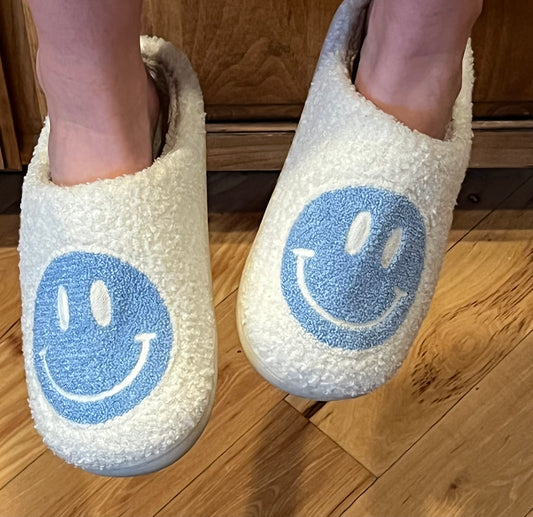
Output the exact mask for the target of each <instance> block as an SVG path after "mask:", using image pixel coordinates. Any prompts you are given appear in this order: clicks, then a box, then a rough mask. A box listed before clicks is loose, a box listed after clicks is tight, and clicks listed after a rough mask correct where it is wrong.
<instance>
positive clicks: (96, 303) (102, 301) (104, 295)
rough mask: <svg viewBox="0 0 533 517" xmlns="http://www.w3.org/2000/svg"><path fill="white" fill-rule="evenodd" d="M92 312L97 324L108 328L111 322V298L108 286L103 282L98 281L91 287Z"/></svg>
mask: <svg viewBox="0 0 533 517" xmlns="http://www.w3.org/2000/svg"><path fill="white" fill-rule="evenodd" d="M90 300H91V311H92V313H93V316H94V319H95V320H96V323H98V325H100V326H101V327H107V326H108V325H109V323H110V322H111V297H110V296H109V292H108V290H107V287H106V285H105V284H104V282H102V281H101V280H96V281H95V282H93V283H92V285H91V294H90Z"/></svg>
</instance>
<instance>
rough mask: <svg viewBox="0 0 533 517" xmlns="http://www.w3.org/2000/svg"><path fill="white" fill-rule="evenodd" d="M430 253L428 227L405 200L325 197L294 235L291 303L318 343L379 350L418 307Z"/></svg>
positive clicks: (352, 193) (289, 248) (367, 192)
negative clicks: (418, 297)
mask: <svg viewBox="0 0 533 517" xmlns="http://www.w3.org/2000/svg"><path fill="white" fill-rule="evenodd" d="M425 246H426V230H425V225H424V221H423V219H422V217H421V215H420V212H419V211H418V209H417V207H416V206H415V205H414V204H413V203H412V202H411V201H409V200H408V199H407V198H406V197H405V196H402V195H400V194H397V193H396V192H392V191H388V190H384V189H377V188H373V187H347V188H343V189H339V190H333V191H329V192H325V193H323V194H322V195H320V196H319V197H317V198H315V199H314V200H312V201H311V202H310V203H309V204H308V205H306V206H305V207H304V208H303V210H302V211H301V212H300V214H299V215H298V217H297V218H296V220H295V222H294V224H293V226H292V228H291V230H290V232H289V235H288V238H287V242H286V243H285V249H284V251H283V257H282V262H281V278H280V280H281V291H282V294H283V297H284V299H285V301H286V302H287V305H288V308H289V309H290V312H291V314H292V316H293V317H294V318H295V319H296V320H297V322H298V323H299V324H300V325H301V327H302V328H303V329H304V330H305V331H307V332H308V333H310V334H311V335H312V336H314V337H315V338H316V339H317V340H318V341H320V342H322V343H324V344H327V345H329V346H332V347H338V348H344V349H347V350H364V349H368V348H371V347H375V346H378V345H380V344H382V343H383V342H385V341H386V340H387V339H388V338H390V337H391V336H392V335H393V334H394V333H395V332H396V331H397V330H398V328H399V327H400V326H401V324H402V323H403V321H404V320H405V318H406V316H407V314H408V312H409V309H410V307H411V306H412V304H413V302H414V299H415V295H416V292H417V290H418V285H419V282H420V278H421V275H422V270H423V268H424V258H425Z"/></svg>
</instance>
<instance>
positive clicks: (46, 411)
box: [19, 37, 216, 476]
mask: <svg viewBox="0 0 533 517" xmlns="http://www.w3.org/2000/svg"><path fill="white" fill-rule="evenodd" d="M141 48H142V54H143V59H144V61H145V64H146V66H147V68H148V69H149V70H150V71H151V73H152V74H153V75H154V76H155V78H156V80H157V82H158V86H159V87H160V88H162V89H163V90H165V91H166V93H167V94H168V99H169V120H168V130H167V133H166V135H165V146H164V148H163V151H162V154H161V156H160V157H159V158H157V159H156V160H155V162H154V163H153V165H152V166H151V167H149V168H147V169H145V170H142V171H140V172H138V173H136V174H133V175H127V176H122V177H119V178H116V179H111V180H103V181H97V182H94V183H90V184H85V185H77V186H73V187H60V186H56V185H54V184H53V183H52V182H51V181H50V177H49V163H48V150H47V149H48V135H49V122H48V120H47V121H46V122H45V127H44V129H43V131H42V133H41V136H40V139H39V142H38V144H37V147H36V148H35V151H34V156H33V159H32V161H31V164H30V166H29V169H28V173H27V175H26V178H25V182H24V190H23V199H22V223H21V233H20V247H19V251H20V278H21V287H22V305H23V316H22V328H23V335H24V357H25V365H26V372H27V382H28V391H29V400H30V406H31V409H32V413H33V417H34V420H35V424H36V427H37V429H38V431H39V432H40V434H41V435H42V436H43V439H44V441H45V442H46V444H47V445H48V446H49V447H50V448H51V449H52V450H53V451H54V452H55V453H56V454H58V455H59V456H61V457H62V458H64V459H65V460H66V461H68V462H70V463H74V464H75V465H78V466H80V467H82V468H84V469H86V470H88V471H91V472H95V473H98V474H104V475H113V476H115V475H116V476H123V475H124V476H127V475H136V474H143V473H147V472H151V471H153V470H157V469H160V468H163V467H165V466H166V465H168V464H170V463H171V462H173V461H175V460H176V459H177V458H179V457H180V456H181V455H182V454H184V453H185V452H186V451H187V450H188V449H189V448H190V447H191V446H192V445H193V443H194V442H195V441H196V439H197V438H198V437H199V435H200V433H201V432H202V430H203V428H204V427H205V425H206V423H207V420H208V418H209V414H210V411H211V407H212V404H213V397H214V392H215V384H216V330H215V324H214V316H213V307H212V294H211V273H210V266H209V247H208V234H207V209H206V185H205V127H204V108H203V101H202V94H201V91H200V86H199V84H198V80H197V78H196V75H195V74H194V72H193V70H192V68H191V66H190V64H189V61H188V60H187V58H186V57H185V56H184V55H183V54H182V53H181V52H178V51H177V50H176V49H175V48H174V47H173V46H172V45H171V44H170V43H167V42H165V41H163V40H161V39H158V38H148V37H143V38H142V39H141Z"/></svg>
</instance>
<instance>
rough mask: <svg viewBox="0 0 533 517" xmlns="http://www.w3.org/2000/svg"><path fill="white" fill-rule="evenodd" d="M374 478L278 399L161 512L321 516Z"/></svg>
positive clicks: (217, 514) (169, 513) (161, 513)
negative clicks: (229, 481)
mask: <svg viewBox="0 0 533 517" xmlns="http://www.w3.org/2000/svg"><path fill="white" fill-rule="evenodd" d="M326 473H327V475H326ZM228 479H231V483H228ZM373 479H374V478H373V476H371V475H370V474H369V473H368V472H367V471H366V470H365V469H363V468H362V467H361V466H360V465H359V464H358V463H357V462H356V461H355V460H354V459H353V458H352V457H350V456H349V455H348V454H346V453H345V452H344V451H343V450H342V449H340V448H339V447H337V446H336V445H335V444H334V443H333V442H332V441H331V440H329V439H328V438H327V437H325V436H324V435H323V434H322V433H320V432H319V431H318V430H317V429H316V428H315V427H314V426H313V425H311V424H310V423H309V422H308V421H307V420H306V419H305V418H304V417H302V416H301V415H300V414H299V413H298V412H297V411H296V410H294V409H292V408H291V407H290V406H289V405H288V404H286V403H285V402H280V403H279V404H278V405H277V406H276V407H275V408H274V409H273V410H272V411H271V412H270V413H268V414H267V415H266V416H264V417H263V418H262V419H261V421H260V422H258V423H257V424H256V425H255V426H254V427H253V428H252V429H251V430H250V431H248V433H246V435H245V436H244V437H243V438H242V439H241V440H239V441H238V442H237V443H236V444H235V445H234V446H232V447H231V448H230V449H228V450H227V451H226V452H225V453H224V454H223V455H222V456H220V457H219V458H218V459H217V460H216V461H215V462H214V463H213V464H212V465H211V466H210V467H209V468H208V469H207V470H206V471H205V472H204V473H203V474H202V476H201V478H198V479H196V480H195V481H193V482H192V483H191V484H190V485H189V486H188V487H187V488H186V489H185V490H183V491H182V492H181V493H180V494H179V495H178V496H177V497H176V498H175V499H173V500H172V501H171V502H170V503H169V504H168V505H167V506H166V507H165V508H163V510H162V511H161V512H159V513H158V514H157V515H158V516H161V517H163V516H173V515H204V516H209V515H216V516H235V515H247V516H265V517H266V516H280V517H281V516H287V515H291V516H298V515H304V516H314V515H316V516H323V515H328V514H329V513H330V512H331V511H332V510H334V509H335V507H336V506H337V505H338V504H340V503H341V502H342V501H343V500H344V499H345V498H346V497H347V496H348V495H350V493H353V492H356V493H361V492H362V491H363V490H364V489H365V488H367V487H368V486H369V485H370V483H371V482H372V481H373ZM323 493H327V494H328V496H327V497H323Z"/></svg>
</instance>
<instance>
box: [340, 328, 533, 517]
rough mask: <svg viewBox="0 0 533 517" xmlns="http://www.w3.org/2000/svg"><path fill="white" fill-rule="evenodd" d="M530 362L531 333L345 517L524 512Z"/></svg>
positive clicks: (532, 488) (529, 470)
mask: <svg viewBox="0 0 533 517" xmlns="http://www.w3.org/2000/svg"><path fill="white" fill-rule="evenodd" d="M511 346H512V345H511ZM532 363H533V334H530V335H529V336H528V337H527V338H526V339H524V340H523V341H522V342H521V343H520V344H519V345H518V346H517V347H516V348H515V349H514V350H513V351H512V352H510V353H509V355H508V356H507V357H505V359H503V360H502V361H501V362H500V364H498V365H497V366H496V367H495V368H494V369H493V370H492V371H491V372H490V373H489V374H488V375H487V376H486V377H485V378H484V379H483V380H482V381H481V382H480V383H479V384H478V385H477V386H476V387H475V389H472V390H471V391H470V392H469V393H468V394H467V395H466V396H465V397H464V398H463V399H462V400H461V401H460V402H459V403H458V404H457V405H456V406H455V407H454V408H453V409H452V410H451V411H450V412H449V413H448V414H447V415H446V416H445V417H444V418H443V419H442V420H440V421H439V422H438V423H437V424H436V425H435V426H434V427H433V428H432V429H431V430H430V431H429V432H428V433H427V434H426V435H424V437H423V438H422V439H421V440H420V441H419V442H418V443H417V444H416V445H414V446H413V447H412V448H411V449H410V450H409V451H408V452H407V453H406V454H405V455H404V456H403V457H402V458H401V459H400V460H399V461H398V462H397V463H396V464H395V465H393V466H392V467H391V468H390V469H389V470H388V471H387V472H385V473H384V474H383V475H382V476H381V477H380V478H379V479H378V480H377V481H376V483H375V484H374V485H373V486H372V487H370V488H369V489H368V490H367V491H366V492H365V494H363V495H362V496H361V497H360V498H359V499H357V501H356V502H355V503H354V504H353V505H352V506H351V507H350V508H349V509H348V510H347V511H346V512H345V513H344V514H343V515H345V516H347V517H349V516H355V515H365V516H374V515H375V516H386V515H391V516H392V515H394V516H398V517H400V516H404V515H405V516H412V515H427V516H428V517H429V516H433V515H435V516H437V515H446V516H449V517H452V516H463V515H472V516H473V515H479V516H483V517H490V516H501V515H524V514H525V513H526V512H527V511H528V510H529V509H530V508H531V505H533V440H532V439H531V427H532V426H533V398H532V397H531V392H532V391H533V368H531V367H530V365H531V364H532Z"/></svg>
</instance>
